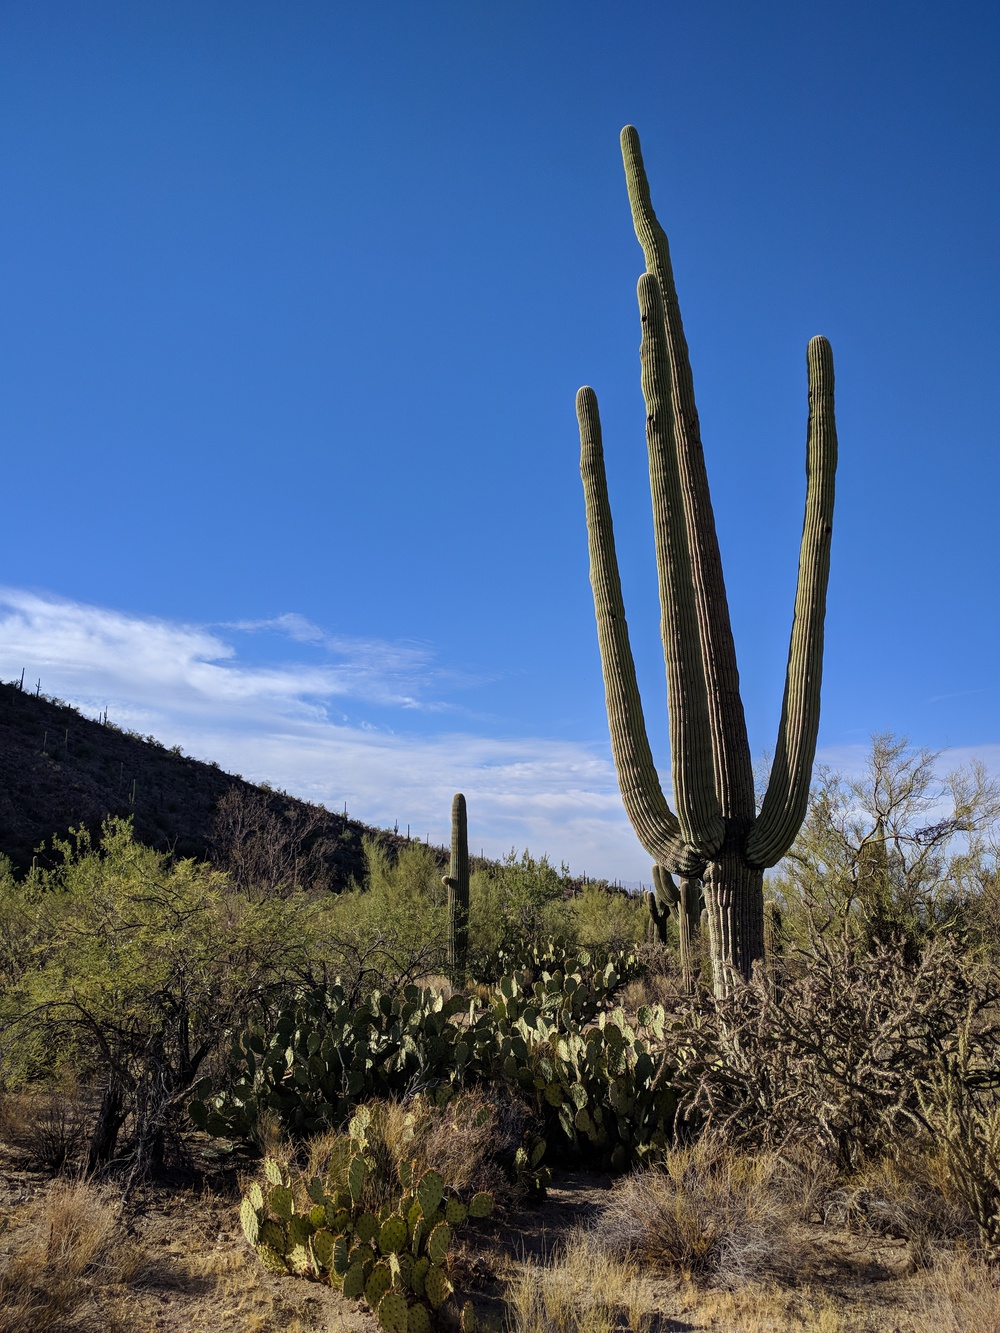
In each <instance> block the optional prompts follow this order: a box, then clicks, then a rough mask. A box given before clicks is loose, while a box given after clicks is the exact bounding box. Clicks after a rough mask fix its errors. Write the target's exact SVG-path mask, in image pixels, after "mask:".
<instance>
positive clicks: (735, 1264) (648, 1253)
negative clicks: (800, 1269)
mask: <svg viewBox="0 0 1000 1333" xmlns="http://www.w3.org/2000/svg"><path fill="white" fill-rule="evenodd" d="M783 1170H784V1168H783V1165H782V1163H781V1162H780V1160H779V1159H778V1157H777V1156H776V1155H774V1154H769V1153H762V1154H758V1155H756V1156H751V1155H748V1154H738V1153H734V1152H731V1151H727V1150H724V1149H720V1148H713V1147H710V1146H707V1145H706V1144H705V1143H699V1144H697V1145H695V1146H694V1147H691V1148H678V1149H674V1150H673V1151H672V1152H668V1153H667V1154H666V1155H665V1156H664V1159H663V1164H662V1167H661V1168H659V1169H656V1170H652V1171H644V1172H641V1173H637V1174H635V1175H633V1176H630V1177H629V1178H628V1179H627V1180H625V1181H623V1182H622V1183H621V1185H619V1186H618V1187H617V1188H616V1189H615V1190H613V1191H612V1193H611V1196H610V1198H609V1199H608V1201H607V1203H606V1204H605V1206H604V1208H603V1209H602V1211H601V1214H600V1216H599V1218H598V1219H597V1221H596V1223H595V1226H594V1239H595V1243H596V1244H599V1245H600V1246H602V1248H604V1249H605V1250H606V1251H607V1252H608V1253H610V1254H615V1255H617V1256H619V1257H620V1258H626V1257H634V1258H636V1259H638V1260H640V1261H641V1263H642V1264H643V1267H644V1268H645V1269H647V1270H651V1271H653V1272H656V1273H661V1274H671V1273H679V1274H680V1275H681V1276H682V1277H684V1278H687V1279H694V1280H696V1281H713V1282H715V1283H718V1284H720V1285H727V1286H728V1285H734V1284H736V1283H739V1282H747V1281H750V1280H753V1279H757V1278H763V1277H768V1276H784V1275H790V1274H791V1273H793V1272H794V1271H795V1268H796V1267H797V1263H798V1254H797V1248H798V1246H797V1239H798V1232H797V1229H796V1223H797V1222H798V1216H797V1213H798V1211H799V1208H798V1206H797V1205H795V1204H793V1203H792V1202H791V1200H790V1195H789V1190H788V1187H787V1184H786V1182H785V1181H784V1180H783V1179H782V1178H781V1177H782V1172H783Z"/></svg>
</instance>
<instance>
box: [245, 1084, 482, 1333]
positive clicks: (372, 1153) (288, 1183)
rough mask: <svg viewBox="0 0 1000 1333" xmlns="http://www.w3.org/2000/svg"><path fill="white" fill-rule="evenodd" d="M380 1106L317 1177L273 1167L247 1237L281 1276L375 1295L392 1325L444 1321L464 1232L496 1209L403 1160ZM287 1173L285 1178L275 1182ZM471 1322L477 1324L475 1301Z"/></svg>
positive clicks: (248, 1200) (355, 1126) (375, 1307)
mask: <svg viewBox="0 0 1000 1333" xmlns="http://www.w3.org/2000/svg"><path fill="white" fill-rule="evenodd" d="M386 1149H387V1145H386V1143H385V1140H384V1138H382V1136H381V1134H380V1132H379V1126H378V1125H377V1124H376V1123H375V1119H374V1117H373V1115H372V1112H371V1111H370V1110H369V1108H368V1107H366V1106H361V1107H359V1108H358V1110H357V1112H356V1114H355V1115H354V1117H353V1119H352V1120H351V1123H350V1132H349V1135H347V1136H344V1137H341V1138H340V1139H338V1140H337V1141H336V1142H335V1144H334V1147H333V1150H332V1152H331V1154H330V1158H329V1161H328V1162H327V1164H326V1168H325V1170H324V1171H323V1172H321V1173H320V1174H319V1175H315V1176H313V1177H312V1178H311V1179H309V1180H308V1181H305V1180H302V1179H298V1180H293V1179H292V1178H291V1177H289V1176H285V1175H284V1173H283V1172H282V1170H281V1167H280V1166H279V1164H278V1163H277V1162H276V1161H274V1159H268V1160H267V1161H266V1162H265V1163H264V1174H265V1179H266V1181H267V1186H266V1187H262V1186H261V1185H260V1184H259V1183H255V1184H253V1185H251V1187H250V1190H249V1191H248V1193H247V1195H246V1197H245V1198H244V1199H243V1202H242V1204H241V1206H240V1222H241V1225H242V1228H243V1232H244V1235H245V1236H246V1238H247V1241H248V1242H249V1243H250V1244H251V1245H252V1246H253V1247H254V1249H255V1250H256V1251H257V1254H258V1256H259V1257H260V1259H261V1262H262V1263H263V1265H264V1267H265V1268H266V1269H267V1270H268V1271H269V1272H273V1273H278V1274H282V1273H287V1274H292V1275H294V1276H298V1277H309V1278H313V1279H318V1280H319V1281H321V1282H326V1283H327V1284H329V1285H330V1286H334V1287H340V1288H341V1289H342V1290H343V1292H344V1294H345V1296H347V1297H349V1298H350V1299H358V1298H359V1297H361V1296H362V1294H363V1296H364V1299H365V1301H366V1302H367V1304H368V1305H369V1307H370V1308H371V1310H372V1311H373V1313H375V1314H376V1315H377V1316H378V1320H379V1323H380V1325H381V1327H382V1328H384V1329H388V1330H398V1331H399V1333H408V1330H411V1329H428V1330H429V1329H432V1328H436V1327H440V1322H439V1317H443V1318H447V1317H448V1316H450V1317H451V1320H453V1318H454V1315H455V1314H457V1312H458V1311H457V1302H456V1305H455V1310H454V1311H449V1310H448V1309H447V1308H446V1307H447V1304H448V1302H449V1299H450V1297H451V1296H452V1294H453V1292H454V1287H453V1284H452V1281H451V1278H450V1277H449V1274H448V1252H449V1249H450V1248H451V1242H452V1237H453V1233H454V1231H455V1230H456V1229H457V1228H459V1227H461V1226H462V1225H463V1224H464V1223H465V1222H466V1221H467V1220H468V1219H470V1218H471V1219H476V1220H482V1219H485V1218H487V1217H489V1216H490V1214H491V1213H492V1211H493V1198H492V1196H491V1195H490V1194H489V1193H485V1192H482V1191H480V1192H479V1193H477V1194H474V1195H473V1196H472V1198H471V1199H470V1200H469V1202H468V1204H466V1203H465V1202H464V1201H463V1200H462V1199H461V1198H460V1197H459V1195H458V1194H457V1192H456V1191H454V1190H452V1189H450V1188H449V1187H448V1186H446V1184H445V1182H444V1180H443V1179H442V1178H441V1176H440V1175H439V1174H438V1172H437V1171H434V1170H428V1171H424V1172H422V1173H420V1174H419V1175H418V1171H417V1166H416V1161H415V1160H410V1161H406V1160H403V1161H401V1162H398V1163H397V1162H395V1161H393V1160H392V1158H391V1154H389V1153H387V1151H386ZM276 1177H277V1180H276V1179H275V1178H276ZM460 1319H461V1322H462V1327H468V1328H472V1327H474V1315H473V1314H472V1313H471V1306H469V1305H468V1304H466V1306H465V1307H464V1308H463V1310H462V1312H461V1315H460Z"/></svg>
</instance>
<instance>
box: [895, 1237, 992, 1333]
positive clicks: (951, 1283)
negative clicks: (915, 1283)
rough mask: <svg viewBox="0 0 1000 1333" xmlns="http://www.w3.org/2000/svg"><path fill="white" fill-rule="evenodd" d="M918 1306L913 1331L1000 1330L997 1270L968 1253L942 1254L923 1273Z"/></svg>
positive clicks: (958, 1332)
mask: <svg viewBox="0 0 1000 1333" xmlns="http://www.w3.org/2000/svg"><path fill="white" fill-rule="evenodd" d="M916 1307H917V1308H916V1311H915V1313H914V1314H913V1316H912V1317H911V1318H912V1323H911V1327H912V1333H1000V1280H998V1274H997V1270H996V1268H993V1267H989V1266H987V1265H986V1264H983V1263H978V1262H976V1261H975V1260H973V1259H971V1258H969V1257H968V1256H967V1255H963V1254H956V1255H950V1256H942V1257H940V1258H939V1259H938V1261H937V1262H936V1263H935V1264H934V1266H933V1267H932V1268H931V1269H930V1270H928V1272H927V1273H926V1274H925V1275H924V1280H923V1281H922V1282H921V1284H920V1288H919V1291H918V1294H917V1300H916ZM907 1333H910V1330H909V1329H908V1330H907Z"/></svg>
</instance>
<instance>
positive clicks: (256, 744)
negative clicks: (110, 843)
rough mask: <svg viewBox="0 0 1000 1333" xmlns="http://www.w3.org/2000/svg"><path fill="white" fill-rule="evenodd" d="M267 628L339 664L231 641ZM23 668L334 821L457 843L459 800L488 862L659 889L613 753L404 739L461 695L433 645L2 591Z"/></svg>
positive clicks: (0, 614) (483, 739) (12, 644)
mask: <svg viewBox="0 0 1000 1333" xmlns="http://www.w3.org/2000/svg"><path fill="white" fill-rule="evenodd" d="M257 630H269V631H272V632H277V633H279V634H282V635H283V636H285V637H286V638H287V639H288V640H289V641H291V642H298V643H302V644H307V645H310V646H317V647H321V648H322V649H323V650H324V652H325V653H328V654H332V655H334V656H336V657H337V659H338V660H337V661H334V662H329V661H326V660H324V661H320V662H314V661H294V660H292V661H285V662H283V663H281V664H279V665H266V666H261V665H258V664H254V663H252V662H248V661H246V660H243V659H242V658H241V656H240V654H239V651H238V649H237V646H236V645H235V644H234V642H233V640H234V638H237V637H238V635H239V634H240V633H245V632H247V631H257ZM22 666H24V667H26V669H27V676H26V679H28V680H29V681H30V682H31V683H32V684H33V683H34V681H35V680H36V679H37V678H41V681H42V688H43V690H44V691H45V693H46V694H50V695H56V696H58V697H60V698H62V699H65V700H67V701H68V702H71V703H73V704H75V705H76V706H77V707H80V708H81V709H82V710H83V711H84V712H88V713H90V714H91V715H96V714H97V713H100V712H102V711H103V710H104V708H105V707H107V708H108V710H109V714H110V716H111V717H112V719H113V720H115V721H116V722H117V723H118V724H119V725H121V726H124V727H127V728H130V729H132V730H135V731H138V732H141V733H142V734H152V735H155V736H157V737H158V738H159V739H161V740H162V741H164V742H165V743H166V744H170V745H173V744H180V745H181V746H183V748H184V749H185V750H186V751H187V752H188V753H190V754H194V755H196V756H197V757H199V758H204V759H215V760H217V761H218V762H219V763H220V764H221V765H222V766H223V767H224V768H226V769H228V770H229V771H230V772H240V773H242V774H243V775H244V776H245V777H248V778H251V779H253V780H257V781H259V780H262V779H266V780H268V781H270V782H272V783H274V784H275V785H277V786H279V787H283V788H285V789H286V790H288V791H290V792H292V793H294V794H296V795H299V796H303V797H306V798H307V799H309V800H314V801H320V802H322V803H324V804H326V805H328V806H330V807H331V808H334V809H338V808H342V807H343V805H344V804H345V802H346V804H347V807H348V809H349V811H350V813H351V814H353V815H356V816H357V817H358V818H361V819H364V820H365V821H367V822H369V823H373V824H380V825H383V826H392V825H393V824H394V823H395V822H397V821H398V822H399V824H400V826H401V827H405V826H406V825H407V824H409V825H410V827H411V830H412V832H413V833H414V834H416V835H419V836H421V837H423V836H426V835H428V834H429V835H430V837H431V838H432V839H433V840H434V841H438V842H444V841H445V840H446V838H447V835H448V820H449V812H450V808H451V797H452V794H453V793H454V792H455V791H459V790H461V791H464V792H465V793H466V795H467V797H468V799H469V808H470V837H471V840H472V843H473V846H474V847H475V848H477V849H478V848H479V847H482V848H483V849H484V850H485V851H486V852H487V854H492V855H499V854H502V853H503V852H505V851H508V850H509V849H510V848H511V847H517V848H522V847H525V846H527V847H530V848H531V850H532V851H533V852H534V853H535V854H540V853H542V852H547V853H548V854H549V855H550V856H551V857H552V859H553V860H555V861H557V862H558V861H562V860H565V861H567V862H568V863H569V864H570V865H571V866H572V867H573V869H574V870H575V871H577V872H583V871H586V872H587V873H589V874H593V875H608V876H611V877H617V878H621V879H624V880H640V879H648V877H649V869H648V865H647V861H648V858H647V857H646V855H645V853H644V852H643V851H642V849H641V848H640V847H639V845H638V843H637V842H636V839H635V835H634V833H633V832H632V830H631V828H630V826H629V824H628V821H627V820H626V818H625V815H624V813H623V811H622V808H621V802H620V800H619V797H618V788H617V783H616V781H615V775H614V770H613V767H612V765H611V762H610V758H609V756H608V754H607V752H606V751H605V750H604V749H603V748H601V747H589V746H586V745H582V744H576V743H573V742H569V741H558V740H550V739H546V738H539V737H530V736H529V737H524V738H520V739H511V738H499V739H498V738H496V737H492V736H489V735H483V734H478V733H477V734H472V733H470V731H468V730H465V731H463V730H459V729H457V728H455V727H451V728H450V729H448V730H447V731H444V730H442V731H440V732H437V733H434V734H426V732H422V733H419V734H418V733H417V732H415V731H413V730H412V729H407V728H406V726H405V725H404V724H405V722H406V719H407V717H408V716H409V717H412V711H411V709H412V703H411V701H413V700H420V707H421V708H422V709H423V710H425V711H430V712H433V711H434V710H435V708H436V707H438V706H439V705H440V706H442V707H443V706H444V704H445V703H446V700H444V699H443V698H441V697H440V695H441V694H442V693H443V692H444V691H445V690H449V691H450V689H451V687H452V684H453V682H452V681H451V679H450V678H449V676H448V674H447V673H445V672H442V671H440V670H439V668H438V667H437V665H436V663H435V661H434V657H433V652H432V650H431V648H430V647H429V646H428V645H425V644H412V643H383V642H380V641H373V640H362V639H357V640H354V639H350V638H347V637H344V636H331V635H328V634H327V633H326V632H325V631H323V630H322V629H321V628H320V627H318V626H313V625H311V624H310V622H308V621H307V620H305V619H304V618H303V617H300V616H297V615H294V614H289V615H285V616H280V617H276V618H275V619H274V620H271V621H266V622H242V623H240V622H237V623H234V624H231V625H228V626H214V627H210V628H206V627H204V626H198V625H185V624H177V623H173V622H169V621H164V620H157V619H152V618H149V617H141V616H131V615H126V614H124V613H122V612H118V611H112V610H108V609H106V608H102V607H95V606H87V605H82V604H80V603H76V602H71V601H67V600H63V599H58V598H55V597H49V596H42V595H39V594H37V593H31V592H25V591H22V590H20V589H12V588H6V589H0V676H2V677H4V678H5V679H13V678H16V677H18V676H20V672H21V668H22ZM466 683H468V681H467V682H466ZM348 702H351V703H353V704H355V705H357V704H361V705H363V704H365V703H368V704H378V705H380V706H382V707H383V708H388V709H389V710H390V712H391V710H392V709H396V710H398V719H399V723H398V725H396V726H394V727H393V728H392V729H387V728H386V727H384V726H375V725H372V724H370V723H365V722H357V721H351V722H348V721H347V720H345V719H344V717H343V708H344V706H345V704H347V703H348Z"/></svg>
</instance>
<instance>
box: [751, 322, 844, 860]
mask: <svg viewBox="0 0 1000 1333" xmlns="http://www.w3.org/2000/svg"><path fill="white" fill-rule="evenodd" d="M806 360H807V364H808V367H809V429H808V439H807V446H806V476H807V479H808V480H807V485H806V512H805V520H804V523H803V527H802V546H801V549H800V554H799V577H798V586H797V588H796V590H795V614H794V617H793V620H792V635H791V642H790V644H789V648H788V669H787V672H786V676H785V695H784V699H783V701H782V705H781V722H780V724H779V727H778V740H777V744H776V746H775V751H774V763H773V764H772V766H771V776H770V779H769V781H768V784H767V792H766V794H765V796H764V802H763V805H762V806H761V810H760V815H759V817H758V819H757V822H756V824H755V825H754V827H753V829H752V830H751V833H750V836H749V837H748V838H747V842H746V858H747V861H748V862H749V863H750V864H751V865H754V866H773V865H776V864H777V863H778V861H780V860H781V858H782V857H783V856H784V855H785V853H786V852H787V851H788V849H789V847H791V845H792V843H793V841H794V840H795V835H796V833H797V832H798V831H799V828H800V826H801V824H802V820H803V819H804V817H805V813H806V807H807V805H808V801H809V782H810V779H811V777H812V765H813V759H814V757H815V754H816V737H817V734H818V732H819V695H820V681H821V678H822V671H823V619H824V614H825V611H826V588H827V582H828V579H829V574H830V538H831V535H832V532H833V492H834V478H835V475H836V470H837V428H836V424H835V422H834V416H833V353H832V352H831V350H830V344H829V343H828V342H827V340H826V339H825V338H813V339H811V341H810V343H809V348H808V351H807V354H806Z"/></svg>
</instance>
